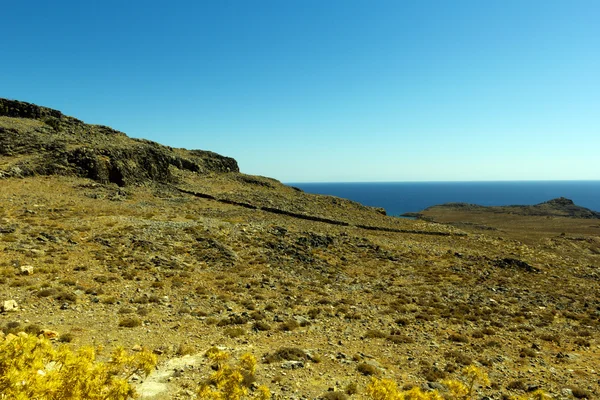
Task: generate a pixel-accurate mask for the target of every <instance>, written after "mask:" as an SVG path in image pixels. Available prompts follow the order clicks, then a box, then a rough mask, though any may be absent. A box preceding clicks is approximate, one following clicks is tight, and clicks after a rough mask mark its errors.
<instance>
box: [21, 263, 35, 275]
mask: <svg viewBox="0 0 600 400" xmlns="http://www.w3.org/2000/svg"><path fill="white" fill-rule="evenodd" d="M19 270H20V271H21V275H33V267H32V266H31V265H22V266H21V268H19Z"/></svg>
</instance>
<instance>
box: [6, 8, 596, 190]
mask: <svg viewBox="0 0 600 400" xmlns="http://www.w3.org/2000/svg"><path fill="white" fill-rule="evenodd" d="M0 15H1V20H2V35H0V97H8V98H12V99H17V100H23V101H28V102H33V103H37V104H40V105H46V106H49V107H52V108H57V109H59V110H61V111H63V112H64V113H66V114H68V115H72V116H75V117H77V118H80V119H82V120H84V121H86V122H89V123H99V124H104V125H109V126H112V127H113V128H116V129H119V130H121V131H124V132H126V133H127V134H129V135H130V136H133V137H143V138H147V139H150V140H154V141H157V142H160V143H163V144H166V145H170V146H174V147H185V148H199V149H206V150H212V151H216V152H218V153H221V154H224V155H228V156H232V157H234V158H236V159H237V160H238V162H239V164H240V168H241V170H242V171H243V172H246V173H250V174H258V175H266V176H271V177H274V178H277V179H279V180H282V181H284V182H311V181H312V182H316V181H325V182H327V181H422V180H425V181H431V180H433V181H444V180H530V179H533V180H537V179H539V180H546V179H557V180H558V179H561V180H562V179H600V1H598V0H590V1H584V0H564V1H554V0H473V1H468V0H437V1H428V0H412V1H402V0H393V1H383V0H364V1H356V0H272V1H266V0H252V1H248V0H238V1H226V0H214V1H200V0H196V1H178V0H171V1H156V0H146V1H137V0H118V1H117V0H102V1H100V0H85V1H82V0H64V1H61V0H57V1H45V0H44V1H41V0H30V1H10V2H5V3H3V4H2V7H1V10H0Z"/></svg>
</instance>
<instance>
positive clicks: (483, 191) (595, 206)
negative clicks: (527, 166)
mask: <svg viewBox="0 0 600 400" xmlns="http://www.w3.org/2000/svg"><path fill="white" fill-rule="evenodd" d="M288 185H291V186H295V187H298V188H300V189H302V190H304V191H305V192H308V193H317V194H328V195H333V196H337V197H343V198H346V199H350V200H354V201H358V202H359V203H362V204H364V205H368V206H375V207H383V208H385V209H386V211H387V213H388V215H396V216H397V215H400V214H402V213H405V212H415V211H420V210H423V209H424V208H427V207H429V206H433V205H436V204H443V203H450V202H462V203H472V204H479V205H483V206H500V205H511V204H519V205H531V204H538V203H542V202H544V201H547V200H550V199H554V198H556V197H566V198H568V199H571V200H573V201H574V202H575V204H577V205H580V206H583V207H587V208H590V209H592V210H595V211H600V181H514V182H389V183H379V182H377V183H288Z"/></svg>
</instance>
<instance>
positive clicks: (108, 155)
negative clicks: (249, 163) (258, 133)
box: [0, 98, 239, 186]
mask: <svg viewBox="0 0 600 400" xmlns="http://www.w3.org/2000/svg"><path fill="white" fill-rule="evenodd" d="M0 156H3V160H2V162H1V163H0V177H11V176H21V177H23V176H33V175H50V174H59V175H77V176H81V177H87V178H91V179H94V180H96V181H98V182H101V183H109V182H112V183H116V184H117V185H119V186H126V185H132V184H143V183H147V182H149V181H155V182H164V183H170V182H174V181H176V180H177V178H176V175H177V171H178V170H180V171H191V172H195V173H198V174H206V173H209V172H223V173H225V172H239V168H238V165H237V162H236V161H235V160H234V159H233V158H230V157H224V156H221V155H219V154H216V153H213V152H210V151H202V150H184V149H174V148H171V147H167V146H162V145H160V144H158V143H154V142H151V141H148V140H141V139H133V138H129V137H128V136H127V135H125V134H124V133H122V132H119V131H117V130H114V129H112V128H109V127H107V126H102V125H90V124H86V123H84V122H82V121H80V120H78V119H76V118H73V117H69V116H66V115H64V114H63V113H61V112H60V111H57V110H53V109H50V108H47V107H40V106H37V105H35V104H30V103H25V102H21V101H14V100H8V99H2V98H0Z"/></svg>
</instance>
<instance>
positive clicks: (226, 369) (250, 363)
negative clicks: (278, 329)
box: [198, 349, 271, 400]
mask: <svg viewBox="0 0 600 400" xmlns="http://www.w3.org/2000/svg"><path fill="white" fill-rule="evenodd" d="M206 356H207V357H208V358H209V359H210V360H211V361H212V362H213V368H215V369H216V371H215V372H214V373H213V374H212V375H211V376H210V378H209V380H208V381H207V382H205V383H204V384H202V385H200V390H199V391H198V397H199V398H201V399H207V400H241V399H243V398H245V397H246V396H248V384H249V383H250V382H252V381H253V380H254V373H255V372H256V358H255V357H254V356H253V355H252V354H244V355H243V356H242V357H241V358H240V361H239V362H238V363H237V364H236V365H227V364H225V362H226V361H227V360H228V359H229V354H228V353H226V352H224V351H219V350H217V349H211V350H209V351H208V352H207V353H206ZM252 398H255V399H259V400H268V399H270V398H271V392H270V391H269V389H268V388H267V387H266V386H259V387H258V389H257V390H256V391H255V392H254V393H253V395H252Z"/></svg>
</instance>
